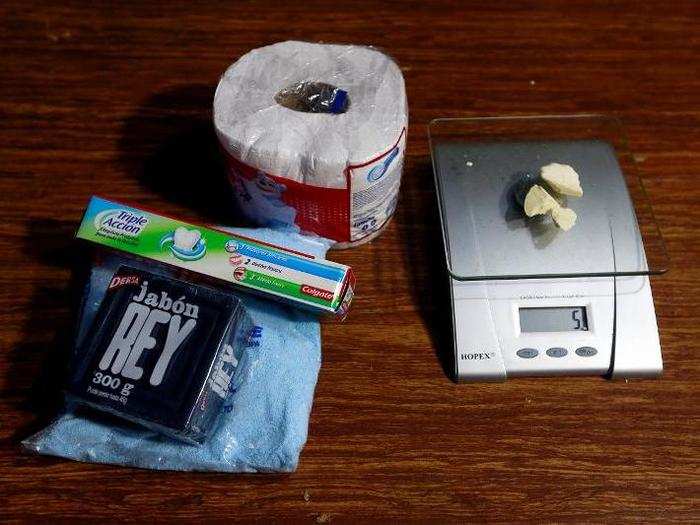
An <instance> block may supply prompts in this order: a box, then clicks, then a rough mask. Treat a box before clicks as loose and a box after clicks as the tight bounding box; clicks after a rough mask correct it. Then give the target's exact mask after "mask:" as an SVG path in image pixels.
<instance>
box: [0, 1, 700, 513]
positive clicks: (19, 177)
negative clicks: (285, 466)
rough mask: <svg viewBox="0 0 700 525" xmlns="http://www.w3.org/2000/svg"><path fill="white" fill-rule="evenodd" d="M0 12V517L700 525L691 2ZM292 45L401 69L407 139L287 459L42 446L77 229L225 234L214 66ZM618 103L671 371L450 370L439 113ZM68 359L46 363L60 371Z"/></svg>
mask: <svg viewBox="0 0 700 525" xmlns="http://www.w3.org/2000/svg"><path fill="white" fill-rule="evenodd" d="M61 4H62V5H58V3H56V4H52V3H46V4H42V3H35V2H31V1H29V2H28V1H23V2H20V1H17V0H6V1H5V2H3V3H2V4H1V5H0V53H1V56H2V58H1V59H0V64H1V66H0V119H1V120H0V262H1V266H0V323H1V328H0V518H2V519H6V520H8V521H16V522H23V521H36V520H39V521H50V522H53V521H56V520H65V521H77V520H100V521H104V520H112V521H117V522H119V521H124V520H144V521H153V520H176V519H178V520H192V521H195V520H198V521H199V520H221V521H224V520H226V521H236V520H241V521H252V520H260V521H267V522H270V521H271V522H279V521H302V522H304V521H306V522H319V523H320V522H329V521H330V522H355V521H364V522H368V521H369V522H384V521H395V520H402V521H411V522H425V521H434V522H442V523H444V522H485V521H499V522H520V521H522V522H525V521H557V522H559V521H577V522H619V521H634V522H644V523H648V522H669V523H681V522H687V523H691V522H696V523H697V522H699V521H700V508H699V505H700V440H699V438H698V434H699V433H700V406H699V404H700V388H699V386H698V377H699V376H698V373H699V372H700V365H699V361H698V357H697V355H698V349H699V348H700V346H699V345H698V338H699V337H700V323H699V319H698V311H699V309H700V301H699V299H698V298H699V297H700V265H699V264H698V261H699V259H700V242H699V241H700V229H699V228H698V224H699V223H700V30H699V29H698V22H699V21H700V3H699V2H695V1H672V2H671V1H669V2H637V1H627V2H611V1H599V2H583V1H571V2H565V1H562V2H554V1H541V2H538V1H525V0H513V1H509V2H462V3H460V2H443V3H432V2H430V3H429V2H384V3H380V4H372V3H367V2H358V3H357V4H354V5H338V4H337V3H335V2H329V3H325V2H311V1H307V2H290V3H288V4H287V5H283V4H279V5H278V4H277V3H274V2H270V3H265V2H235V3H233V2H231V3H228V5H219V4H223V3H219V2H168V3H165V4H163V5H161V4H160V3H159V2H154V1H152V0H140V1H135V2H119V3H117V2H108V3H104V4H102V3H101V2H98V3H94V2H85V3H80V2H62V3H61ZM286 39H304V40H312V41H324V42H352V43H358V44H372V45H375V46H378V47H380V48H382V49H384V50H385V51H386V52H388V53H390V54H391V55H392V56H393V57H395V58H396V60H397V61H398V63H399V64H400V65H401V67H402V69H403V72H404V75H405V78H406V85H407V91H408V99H409V105H410V127H409V139H408V153H407V159H406V165H405V170H404V179H403V186H402V190H401V199H400V204H399V208H398V211H397V214H396V216H395V218H394V220H393V222H392V223H391V224H390V226H389V227H388V229H387V230H386V232H385V233H384V234H383V235H382V236H380V237H379V238H378V239H377V240H375V241H374V242H372V243H370V244H367V245H365V246H362V247H360V248H357V249H354V250H347V251H342V252H334V253H332V254H331V258H332V259H334V260H337V261H339V262H342V263H346V264H350V265H352V266H353V267H354V268H355V270H356V272H357V275H358V278H359V284H358V290H357V297H356V300H355V302H354V306H353V310H352V313H351V315H350V316H349V318H348V319H347V321H346V322H345V323H343V324H333V323H325V324H324V325H323V330H322V333H323V366H322V369H321V373H320V377H319V380H318V385H317V389H316V397H315V402H314V407H313V412H312V414H311V422H310V427H309V440H308V443H307V445H306V448H305V449H304V451H303V453H302V457H301V463H300V466H299V469H298V471H297V472H295V473H293V474H289V475H224V474H194V473H171V472H148V471H142V470H135V469H127V468H118V467H110V466H99V465H89V464H79V463H74V462H70V461H65V460H61V459H56V458H49V457H40V456H32V455H27V454H25V453H23V452H22V451H21V449H20V447H19V442H20V440H21V439H22V438H24V437H26V436H28V435H29V434H30V433H31V432H32V431H34V430H36V429H37V428H39V427H40V426H41V424H42V423H44V422H45V421H46V419H47V418H48V417H50V415H51V413H52V410H55V404H56V402H57V399H58V396H57V394H56V393H55V390H54V383H55V381H54V378H53V376H52V372H54V371H55V370H57V369H58V367H59V366H60V363H59V362H58V361H59V357H58V356H60V355H61V350H62V349H65V347H66V345H67V341H68V340H69V339H70V336H71V330H72V328H71V323H72V315H73V298H74V296H75V292H76V288H75V286H74V285H73V284H72V283H71V273H72V272H71V270H72V268H74V265H75V262H76V261H75V259H76V258H75V256H74V253H75V252H74V250H75V244H74V242H73V241H72V239H71V237H72V235H73V232H74V230H75V228H76V225H77V223H78V220H79V219H80V217H81V213H82V211H83V208H84V206H85V204H86V202H87V199H88V197H89V196H90V195H91V194H100V195H103V196H108V197H112V198H114V199H129V200H131V201H133V202H137V203H142V204H143V205H144V206H147V207H154V208H157V209H162V210H164V211H165V212H167V213H169V214H175V215H179V216H183V217H187V218H190V219H194V220H197V221H208V222H226V221H228V220H230V206H229V204H228V196H227V193H226V184H225V182H224V180H223V178H222V172H221V164H220V161H219V159H218V156H217V148H216V143H215V137H214V134H213V132H212V129H211V124H210V119H211V111H210V108H211V103H212V97H213V92H214V88H215V86H216V83H217V80H218V77H219V75H220V74H221V73H222V72H223V71H224V69H225V68H226V67H227V66H228V64H229V63H231V62H232V61H234V60H235V59H236V58H237V57H239V56H240V55H242V54H243V53H245V52H246V51H248V50H249V49H251V48H254V47H257V46H261V45H265V44H269V43H272V42H275V41H281V40H286ZM579 112H600V113H605V114H614V115H618V116H619V117H621V119H622V120H623V122H624V124H625V126H626V129H627V133H628V136H629V146H630V149H631V151H632V152H633V153H634V155H635V160H636V162H637V168H638V171H639V173H640V174H641V176H642V178H643V181H644V184H645V186H646V189H647V191H648V193H649V195H650V199H651V203H652V207H653V210H654V212H655V214H656V217H657V219H658V221H659V223H660V226H661V232H662V234H663V236H664V237H665V240H666V243H667V248H668V253H669V258H670V265H671V269H670V271H669V273H668V274H667V275H666V276H663V277H660V278H654V279H653V282H652V286H653V290H654V297H655V301H656V310H657V315H658V322H659V329H660V334H661V342H662V346H663V353H664V361H665V372H664V376H663V378H661V379H660V380H631V381H629V382H626V381H617V382H611V381H607V380H605V379H602V378H597V377H581V378H540V379H513V380H509V381H507V382H505V383H502V384H462V385H456V384H454V383H452V382H451V381H450V380H449V379H448V378H447V377H446V375H445V373H444V371H443V368H442V366H441V356H444V355H448V354H449V352H450V349H449V347H448V346H447V345H448V344H449V342H448V343H447V344H446V343H445V341H446V340H447V339H448V338H447V337H446V336H447V329H448V328H447V327H448V324H447V323H448V317H449V309H448V304H447V302H446V301H445V299H444V273H443V268H442V263H441V247H440V244H439V240H438V237H439V230H438V224H437V215H436V207H435V199H434V190H433V183H432V173H431V168H430V163H429V153H428V145H427V136H426V126H427V123H428V122H429V120H430V119H432V118H435V117H440V116H442V117H458V116H477V115H511V114H555V113H579ZM53 375H55V374H53Z"/></svg>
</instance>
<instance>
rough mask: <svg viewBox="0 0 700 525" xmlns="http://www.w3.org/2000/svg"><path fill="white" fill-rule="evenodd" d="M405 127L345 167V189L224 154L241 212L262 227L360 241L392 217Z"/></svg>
mask: <svg viewBox="0 0 700 525" xmlns="http://www.w3.org/2000/svg"><path fill="white" fill-rule="evenodd" d="M405 144H406V130H405V128H404V129H403V130H402V132H401V134H400V136H399V138H398V140H397V141H396V143H395V144H394V146H393V147H392V148H390V149H389V150H387V151H385V152H384V153H382V154H381V155H378V156H377V157H374V158H373V159H371V160H370V161H368V162H365V163H362V164H356V165H350V166H348V167H347V168H346V169H345V181H346V186H345V187H344V188H324V187H319V186H312V185H310V184H304V183H301V182H297V181H293V180H289V179H286V178H284V177H278V176H276V175H274V174H271V173H265V172H263V171H260V170H258V169H255V168H253V167H251V166H249V165H247V164H245V163H243V162H241V161H240V160H238V159H236V158H235V157H232V156H231V155H229V154H226V158H227V161H228V175H229V179H230V181H231V184H232V185H233V189H234V196H235V199H236V201H237V204H238V207H239V209H240V211H241V212H242V213H243V214H244V215H245V216H246V218H247V219H248V220H250V221H252V222H254V223H256V224H258V225H261V226H271V227H281V226H297V227H298V228H299V229H301V231H304V232H313V233H316V234H317V235H320V236H322V237H326V238H328V239H333V240H335V241H336V242H339V243H355V242H359V241H362V239H364V238H365V237H368V236H369V235H371V234H372V233H374V232H376V231H378V230H380V229H381V228H382V227H383V226H384V225H385V224H386V223H387V222H388V221H389V219H390V218H391V216H392V215H393V213H394V210H395V209H396V202H397V199H398V195H399V186H400V184H401V170H402V167H403V156H404V155H403V152H404V148H405Z"/></svg>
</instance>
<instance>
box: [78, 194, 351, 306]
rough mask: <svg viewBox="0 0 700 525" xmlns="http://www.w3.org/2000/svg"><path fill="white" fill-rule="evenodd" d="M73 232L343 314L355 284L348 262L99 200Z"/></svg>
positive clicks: (266, 293) (253, 289) (94, 199)
mask: <svg viewBox="0 0 700 525" xmlns="http://www.w3.org/2000/svg"><path fill="white" fill-rule="evenodd" d="M76 237H77V238H79V239H83V240H85V241H88V242H91V243H94V244H97V245H100V246H104V247H107V248H111V249H114V250H118V251H121V252H125V253H129V254H131V255H135V256H138V257H141V258H143V259H150V260H153V261H157V262H159V263H165V264H168V265H170V266H175V267H177V268H183V269H185V270H189V271H191V272H194V273H197V274H200V275H203V276H206V277H209V278H212V279H215V280H219V281H224V282H226V283H228V284H229V285H231V286H233V287H236V288H239V289H242V290H244V291H247V292H251V293H255V294H257V295H262V296H265V297H268V298H270V299H274V300H278V301H283V302H286V303H290V304H292V305H294V306H298V307H301V308H304V309H307V310H311V311H314V312H318V313H326V314H334V315H336V316H338V317H341V318H343V317H345V315H347V312H348V309H349V307H350V302H351V301H352V297H353V289H354V287H355V277H354V275H353V272H352V269H351V268H350V267H349V266H345V265H342V264H338V263H335V262H332V261H327V260H325V259H319V258H316V257H314V256H313V255H309V254H306V253H302V252H298V251H295V250H290V249H287V248H284V247H282V246H276V245H272V244H269V243H266V242H262V241H259V240H256V239H253V238H248V237H243V236H240V235H235V234H232V233H229V232H226V231H223V230H219V229H216V228H212V227H210V226H201V225H195V224H190V223H187V222H183V221H180V220H177V219H173V218H170V217H165V216H162V215H158V214H156V213H153V212H150V211H145V210H141V209H138V208H135V207H132V206H127V205H124V204H120V203H117V202H112V201H108V200H105V199H102V198H99V197H92V198H91V200H90V203H89V204H88V207H87V209H86V210H85V214H84V216H83V220H82V222H81V224H80V227H79V229H78V232H77V234H76Z"/></svg>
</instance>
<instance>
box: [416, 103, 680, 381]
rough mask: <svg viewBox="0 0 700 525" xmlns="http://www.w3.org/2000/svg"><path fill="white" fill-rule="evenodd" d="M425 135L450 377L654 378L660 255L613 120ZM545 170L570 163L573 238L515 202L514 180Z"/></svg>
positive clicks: (446, 122) (531, 122)
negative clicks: (449, 335) (654, 281)
mask: <svg viewBox="0 0 700 525" xmlns="http://www.w3.org/2000/svg"><path fill="white" fill-rule="evenodd" d="M429 131H430V142H431V153H432V158H433V169H434V174H435V184H436V188H437V196H438V206H439V210H440V218H441V223H442V232H443V241H444V246H445V255H446V259H447V270H448V278H449V287H450V295H451V303H452V305H451V306H452V321H453V323H452V325H453V331H454V347H455V350H454V352H455V376H456V378H457V379H459V380H481V381H489V380H491V381H494V380H504V379H505V378H507V377H508V376H537V375H574V374H594V375H607V376H609V377H649V376H657V375H659V374H660V373H661V371H662V367H663V366H662V359H661V347H660V344H659V334H658V328H657V324H656V315H655V312H654V303H653V299H652V294H651V288H650V285H649V275H652V274H659V273H663V272H664V271H665V270H666V252H665V249H664V246H663V240H662V239H661V237H660V235H659V231H658V228H657V226H656V223H655V221H654V219H653V216H652V214H651V211H650V207H649V205H648V202H647V200H646V199H645V196H644V191H643V188H642V187H641V182H640V181H639V179H638V178H636V177H634V176H633V175H632V171H633V167H632V162H631V160H630V157H629V155H628V154H626V150H625V145H624V142H623V138H622V132H621V129H620V126H619V123H618V122H617V121H616V120H614V119H611V118H607V117H600V116H573V117H505V118H499V117H495V118H479V119H438V120H435V121H433V122H432V123H431V124H430V129H429ZM553 162H556V163H560V164H568V165H570V166H572V167H573V168H574V169H575V170H576V172H577V173H578V174H579V177H580V182H581V187H582V188H583V192H584V193H583V196H582V197H581V198H577V199H576V198H571V197H569V198H568V201H567V206H568V207H569V208H571V209H573V210H574V211H575V212H576V214H577V215H578V220H577V223H576V224H575V225H574V227H573V228H572V229H571V230H569V231H568V232H565V231H563V230H560V229H559V228H558V227H557V226H556V225H555V224H554V223H553V221H552V220H551V218H550V217H544V216H536V217H533V218H528V217H527V216H525V214H524V212H523V209H522V207H521V206H520V205H519V204H518V203H517V201H516V199H515V196H514V187H515V183H516V182H517V181H518V180H519V178H520V177H521V176H522V173H523V172H530V173H533V174H539V171H540V168H541V167H542V166H544V165H547V164H550V163H553ZM621 166H622V167H624V168H625V169H624V170H623V169H622V167H621ZM635 207H636V209H637V211H636V213H635ZM645 246H646V250H645Z"/></svg>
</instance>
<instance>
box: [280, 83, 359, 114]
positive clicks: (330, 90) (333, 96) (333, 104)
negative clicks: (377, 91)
mask: <svg viewBox="0 0 700 525" xmlns="http://www.w3.org/2000/svg"><path fill="white" fill-rule="evenodd" d="M275 102H277V103H278V104H279V105H280V106H284V107H285V108H289V109H293V110H294V111H301V112H304V113H345V112H346V111H347V110H348V108H349V107H350V97H349V96H348V92H347V91H345V90H343V89H340V88H339V87H337V86H334V85H332V84H326V83H325V82H297V83H295V84H291V85H289V86H287V87H285V88H283V89H281V90H280V91H279V92H278V93H277V94H276V95H275Z"/></svg>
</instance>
